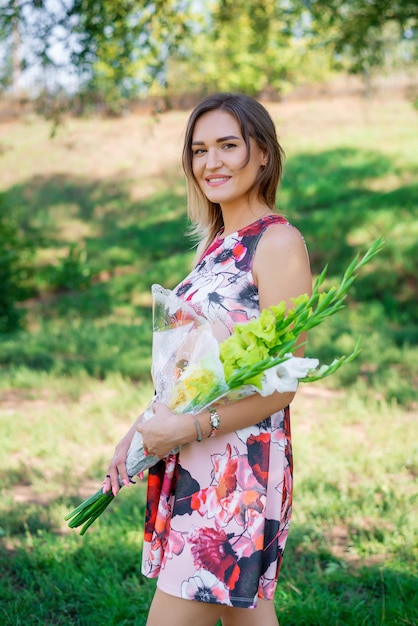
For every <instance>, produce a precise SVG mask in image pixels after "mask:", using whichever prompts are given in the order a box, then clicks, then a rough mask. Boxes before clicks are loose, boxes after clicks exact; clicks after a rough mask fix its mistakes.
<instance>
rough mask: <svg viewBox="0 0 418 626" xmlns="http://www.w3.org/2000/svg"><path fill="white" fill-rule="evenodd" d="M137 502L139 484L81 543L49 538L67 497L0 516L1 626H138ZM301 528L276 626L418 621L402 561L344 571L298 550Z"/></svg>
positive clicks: (325, 557)
mask: <svg viewBox="0 0 418 626" xmlns="http://www.w3.org/2000/svg"><path fill="white" fill-rule="evenodd" d="M144 498H145V486H144V485H140V486H139V487H136V488H135V489H133V490H132V491H131V492H130V493H128V494H123V496H122V497H120V496H119V499H118V502H117V504H116V503H114V504H112V505H111V507H110V508H109V509H108V510H107V511H106V512H105V513H104V515H103V517H102V519H101V520H100V521H98V522H96V525H95V527H94V529H90V530H89V531H88V533H87V534H86V535H85V536H84V537H83V538H81V537H79V536H78V535H77V534H76V531H72V532H71V533H70V534H68V535H62V534H61V533H60V532H56V529H57V527H56V523H55V524H54V522H53V521H52V519H53V518H55V519H57V511H58V510H59V511H61V514H62V508H63V505H64V506H68V508H71V506H72V505H73V504H74V502H72V501H69V500H68V499H67V500H64V499H61V498H60V499H58V500H57V501H56V502H51V503H50V504H49V506H48V507H46V508H44V509H43V510H41V508H39V509H38V519H37V520H36V513H35V511H34V510H33V509H29V510H27V511H26V512H25V511H24V509H23V508H22V507H11V508H10V510H9V512H8V514H7V515H8V516H7V517H5V516H4V514H2V515H0V526H2V527H3V532H6V533H7V536H8V538H9V539H8V542H9V544H10V545H12V546H13V547H12V548H11V547H10V545H9V547H7V541H4V545H1V546H0V562H1V578H0V601H1V609H0V612H1V615H2V620H1V621H2V624H4V626H12V625H13V626H15V625H16V624H20V623H22V624H23V623H24V624H27V625H28V626H31V625H35V624H39V625H40V624H43V625H51V626H52V625H53V624H54V625H63V626H64V625H65V626H70V625H78V626H96V625H97V626H99V625H102V624H107V625H109V626H116V625H120V624H126V625H128V624H130V625H134V626H144V625H145V621H146V614H147V610H148V606H149V603H150V601H151V598H152V595H153V592H154V588H155V582H154V581H150V580H147V579H145V578H144V577H142V575H141V573H140V542H141V539H142V523H143V522H142V520H143V512H144V502H145V501H144ZM57 507H58V508H57ZM48 515H50V520H49V522H48V519H47V518H48ZM13 516H15V518H16V519H15V521H14V522H13V523H12V525H11V518H12V517H13ZM18 518H20V521H19V520H18ZM54 527H55V530H54ZM13 529H14V530H13ZM310 530H311V529H310V528H309V527H304V526H302V525H296V524H295V525H294V527H293V528H292V531H291V533H290V536H289V543H288V547H287V549H286V554H285V559H284V563H283V568H282V573H281V575H280V580H279V585H278V589H277V592H276V597H275V604H276V609H277V613H278V616H279V619H280V624H281V626H336V625H337V624H338V625H346V626H361V625H363V626H366V625H367V626H378V625H380V624H386V625H387V626H398V625H399V624H410V625H414V624H416V623H417V621H416V620H417V617H418V615H417V611H416V591H417V585H418V579H417V576H416V574H415V573H414V569H413V563H412V560H411V559H410V560H409V562H408V561H407V560H406V561H403V560H402V555H400V554H399V555H398V556H396V555H395V556H393V557H392V558H391V560H390V561H389V560H388V559H387V557H386V559H385V563H384V564H382V565H376V564H370V565H367V564H363V565H359V566H356V567H352V566H350V565H347V563H345V562H344V560H343V559H337V558H335V557H334V556H333V555H332V554H331V552H330V551H328V550H326V549H324V548H322V549H320V550H319V549H315V547H314V546H312V548H309V549H307V548H306V534H307V533H308V534H309V532H310ZM17 598H18V601H17Z"/></svg>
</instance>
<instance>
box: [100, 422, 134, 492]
mask: <svg viewBox="0 0 418 626" xmlns="http://www.w3.org/2000/svg"><path fill="white" fill-rule="evenodd" d="M141 417H142V416H140V417H139V418H138V419H137V420H136V421H135V423H134V424H133V425H132V426H131V428H130V429H129V430H128V432H127V433H126V435H125V436H124V437H123V438H122V439H121V440H120V442H119V443H118V445H117V446H116V448H115V452H114V454H113V458H112V460H111V461H110V463H109V467H108V469H107V474H106V478H105V479H104V481H103V483H102V485H103V493H109V491H111V492H112V493H113V495H114V496H116V494H117V493H118V491H119V490H120V485H119V476H120V478H121V480H122V483H123V485H124V486H125V487H129V485H130V481H129V476H128V472H127V471H126V457H127V455H128V450H129V447H130V445H131V442H132V439H133V436H134V434H135V433H136V429H137V425H138V423H139V422H140V421H141Z"/></svg>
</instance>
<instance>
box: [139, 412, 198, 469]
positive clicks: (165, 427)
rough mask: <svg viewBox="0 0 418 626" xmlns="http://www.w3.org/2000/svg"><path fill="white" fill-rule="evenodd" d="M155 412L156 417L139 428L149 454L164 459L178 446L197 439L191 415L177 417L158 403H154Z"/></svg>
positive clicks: (141, 424) (142, 423)
mask: <svg viewBox="0 0 418 626" xmlns="http://www.w3.org/2000/svg"><path fill="white" fill-rule="evenodd" d="M153 411H154V417H152V418H151V419H149V420H147V421H146V422H141V423H140V424H138V426H137V430H138V431H139V432H140V433H141V435H142V438H143V441H144V449H145V451H146V452H148V454H152V455H153V456H156V457H158V458H160V459H162V458H164V457H165V456H167V455H168V454H170V452H171V451H172V450H174V449H175V448H176V447H177V446H184V445H186V444H188V443H190V442H191V441H193V440H194V439H195V438H196V437H195V427H194V423H193V420H192V419H191V416H190V415H183V414H180V415H176V414H175V413H173V412H172V411H171V410H170V409H169V408H168V406H167V405H166V404H163V403H162V402H158V401H155V402H154V404H153Z"/></svg>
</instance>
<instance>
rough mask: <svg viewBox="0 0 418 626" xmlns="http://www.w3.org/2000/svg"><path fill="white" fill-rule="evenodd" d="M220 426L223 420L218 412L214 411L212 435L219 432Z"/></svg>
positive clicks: (212, 413)
mask: <svg viewBox="0 0 418 626" xmlns="http://www.w3.org/2000/svg"><path fill="white" fill-rule="evenodd" d="M220 424H221V418H220V417H219V415H218V412H217V411H215V410H214V409H212V410H211V411H210V427H211V429H212V434H214V433H215V431H217V430H218V428H219V426H220Z"/></svg>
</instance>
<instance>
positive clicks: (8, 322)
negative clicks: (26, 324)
mask: <svg viewBox="0 0 418 626" xmlns="http://www.w3.org/2000/svg"><path fill="white" fill-rule="evenodd" d="M32 252H33V251H32V249H31V244H30V243H29V242H28V241H27V240H26V239H25V237H24V236H23V234H22V232H21V230H20V229H19V225H18V222H17V219H16V214H15V213H14V212H13V211H12V210H11V207H10V205H9V204H8V202H7V197H6V195H5V194H3V193H1V194H0V334H1V333H7V332H10V331H13V330H16V329H17V328H19V327H20V326H21V324H22V322H23V317H24V312H23V310H22V309H20V308H18V307H17V303H18V302H19V301H20V300H22V299H23V297H24V296H25V295H27V293H28V290H27V275H28V262H29V259H30V258H31V256H32Z"/></svg>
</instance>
